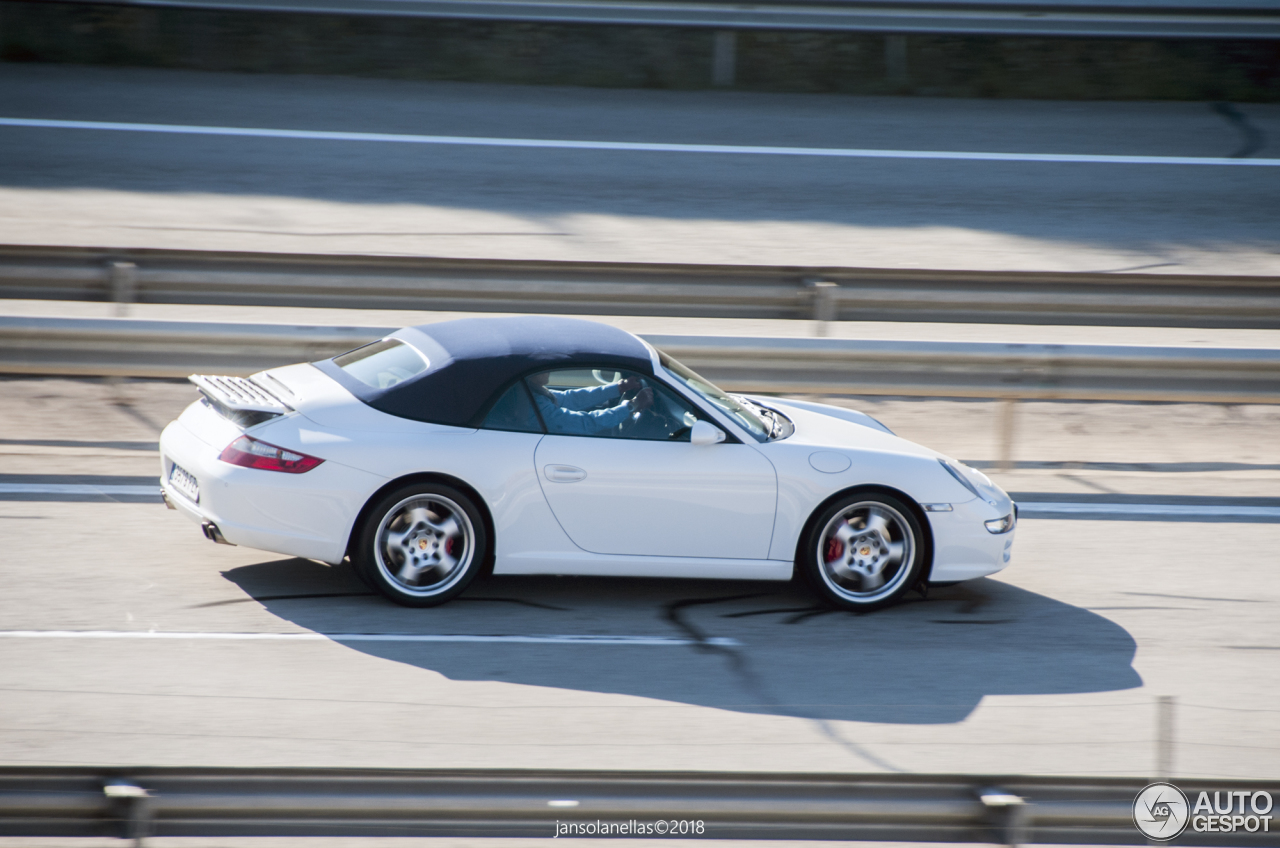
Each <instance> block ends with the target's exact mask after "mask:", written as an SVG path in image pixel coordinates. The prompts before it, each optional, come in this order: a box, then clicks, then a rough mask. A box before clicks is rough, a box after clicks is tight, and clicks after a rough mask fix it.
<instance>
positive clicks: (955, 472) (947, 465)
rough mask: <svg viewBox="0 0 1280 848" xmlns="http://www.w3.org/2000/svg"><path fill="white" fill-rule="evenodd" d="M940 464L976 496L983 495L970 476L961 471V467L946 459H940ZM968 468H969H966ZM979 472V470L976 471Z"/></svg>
mask: <svg viewBox="0 0 1280 848" xmlns="http://www.w3.org/2000/svg"><path fill="white" fill-rule="evenodd" d="M938 464H939V465H941V466H942V467H943V468H945V469H947V473H948V474H950V475H951V476H952V477H954V478H956V482H957V483H959V484H960V485H961V486H964V487H965V488H966V489H968V490H969V491H970V492H971V493H972V494H973V496H974V497H975V498H980V497H982V493H981V492H979V491H978V487H977V486H975V485H974V484H973V483H971V482H970V481H969V478H968V477H966V476H965V475H964V474H961V473H960V469H958V468H956V467H955V466H954V465H952V464H951V463H949V462H947V461H946V460H945V459H940V460H938ZM966 470H968V469H966ZM974 473H977V472H974Z"/></svg>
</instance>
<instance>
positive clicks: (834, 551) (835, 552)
mask: <svg viewBox="0 0 1280 848" xmlns="http://www.w3.org/2000/svg"><path fill="white" fill-rule="evenodd" d="M824 556H825V557H826V560H827V562H835V561H836V560H838V559H840V557H842V556H844V542H842V541H840V540H839V539H837V538H836V537H834V536H832V537H831V538H830V539H828V540H827V550H826V553H825V554H824Z"/></svg>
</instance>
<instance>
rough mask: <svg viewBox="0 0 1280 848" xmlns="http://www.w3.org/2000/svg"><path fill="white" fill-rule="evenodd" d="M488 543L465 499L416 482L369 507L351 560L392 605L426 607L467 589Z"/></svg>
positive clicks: (454, 491) (476, 513)
mask: <svg viewBox="0 0 1280 848" xmlns="http://www.w3.org/2000/svg"><path fill="white" fill-rule="evenodd" d="M488 544H489V541H488V538H487V537H486V535H485V528H484V522H483V521H482V520H481V518H480V512H479V510H478V509H477V508H476V506H475V504H474V503H472V502H471V499H470V498H468V497H467V496H466V495H465V494H463V493H462V492H460V491H458V490H457V489H454V488H452V487H450V486H444V485H439V484H432V483H420V484H416V485H411V486H406V487H404V488H402V489H399V490H397V491H395V492H392V493H391V494H389V495H387V496H385V497H383V498H382V499H381V500H379V502H378V503H376V504H375V505H374V507H373V509H371V510H370V511H369V514H368V517H367V518H366V519H365V522H364V525H363V527H361V529H360V535H359V537H358V539H357V542H356V548H355V550H354V551H353V552H352V557H351V561H352V564H353V565H354V566H355V568H356V571H357V572H358V573H359V574H360V576H361V577H362V578H363V579H364V580H365V582H366V583H368V584H369V585H370V586H372V588H374V589H377V590H378V591H379V592H381V593H382V594H383V595H385V596H386V597H388V598H390V599H391V600H393V601H395V602H396V603H398V604H402V605H404V606H408V607H431V606H435V605H437V604H442V603H444V602H445V601H447V600H449V599H450V598H452V597H454V596H456V595H458V594H460V593H461V592H462V591H463V590H464V589H466V588H467V585H468V584H470V583H471V581H472V580H473V579H474V578H475V576H476V574H477V573H478V572H479V571H480V567H481V564H482V563H483V562H484V558H485V554H486V552H487V551H488Z"/></svg>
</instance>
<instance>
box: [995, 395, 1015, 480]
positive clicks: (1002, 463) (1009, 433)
mask: <svg viewBox="0 0 1280 848" xmlns="http://www.w3.org/2000/svg"><path fill="white" fill-rule="evenodd" d="M1017 424H1018V399H1017V398H1012V397H1011V398H1005V399H1004V400H1002V401H1000V424H999V428H998V429H999V437H998V438H999V442H1000V446H999V460H998V463H997V465H996V467H997V468H999V469H1000V471H1001V472H1008V471H1012V470H1013V447H1014V437H1015V436H1016V431H1017Z"/></svg>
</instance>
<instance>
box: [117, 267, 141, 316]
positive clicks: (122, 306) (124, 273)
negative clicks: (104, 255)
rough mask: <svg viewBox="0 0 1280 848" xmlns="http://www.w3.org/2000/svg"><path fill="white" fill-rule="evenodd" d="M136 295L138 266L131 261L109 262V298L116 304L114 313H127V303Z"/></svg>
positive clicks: (134, 298)
mask: <svg viewBox="0 0 1280 848" xmlns="http://www.w3.org/2000/svg"><path fill="white" fill-rule="evenodd" d="M137 296H138V266H137V265H135V264H133V263H132V262H112V263H111V299H112V300H113V301H115V304H116V315H118V316H124V315H128V314H129V304H131V303H133V302H134V301H135V300H136V299H137Z"/></svg>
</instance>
